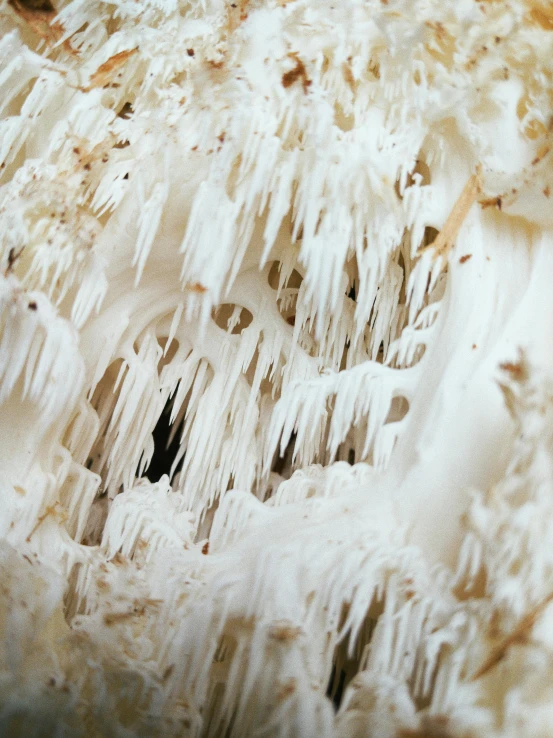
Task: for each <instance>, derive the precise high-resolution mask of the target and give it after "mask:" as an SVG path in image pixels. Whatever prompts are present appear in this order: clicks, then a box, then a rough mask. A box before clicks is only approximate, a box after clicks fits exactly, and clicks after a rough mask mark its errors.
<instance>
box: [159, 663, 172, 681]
mask: <svg viewBox="0 0 553 738" xmlns="http://www.w3.org/2000/svg"><path fill="white" fill-rule="evenodd" d="M174 670H175V664H169V666H168V667H167V668H166V669H165V671H164V672H163V676H162V677H161V679H162V680H163V681H164V682H166V681H167V679H169V677H170V676H171V674H172V673H173V672H174Z"/></svg>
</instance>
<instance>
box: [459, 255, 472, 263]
mask: <svg viewBox="0 0 553 738" xmlns="http://www.w3.org/2000/svg"><path fill="white" fill-rule="evenodd" d="M469 259H472V254H465V255H464V256H461V258H460V259H459V264H464V263H465V261H468V260H469Z"/></svg>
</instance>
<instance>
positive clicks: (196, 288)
mask: <svg viewBox="0 0 553 738" xmlns="http://www.w3.org/2000/svg"><path fill="white" fill-rule="evenodd" d="M185 289H186V290H189V291H190V292H196V293H197V294H199V295H203V293H204V292H207V287H204V286H203V284H200V282H190V283H189V284H187V285H185Z"/></svg>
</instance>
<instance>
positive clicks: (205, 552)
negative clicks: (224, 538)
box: [202, 541, 209, 556]
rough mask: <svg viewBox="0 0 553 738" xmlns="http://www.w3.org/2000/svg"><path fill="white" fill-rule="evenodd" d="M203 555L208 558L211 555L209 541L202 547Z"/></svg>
mask: <svg viewBox="0 0 553 738" xmlns="http://www.w3.org/2000/svg"><path fill="white" fill-rule="evenodd" d="M202 553H203V554H204V555H205V556H207V554H208V553H209V541H206V542H205V543H204V545H203V546H202Z"/></svg>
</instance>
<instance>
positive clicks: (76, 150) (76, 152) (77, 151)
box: [73, 146, 81, 156]
mask: <svg viewBox="0 0 553 738" xmlns="http://www.w3.org/2000/svg"><path fill="white" fill-rule="evenodd" d="M73 153H74V154H77V156H79V154H80V153H81V150H80V149H79V147H78V146H75V148H74V149H73Z"/></svg>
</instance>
